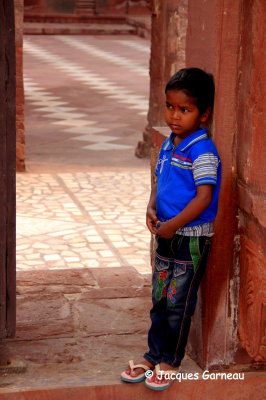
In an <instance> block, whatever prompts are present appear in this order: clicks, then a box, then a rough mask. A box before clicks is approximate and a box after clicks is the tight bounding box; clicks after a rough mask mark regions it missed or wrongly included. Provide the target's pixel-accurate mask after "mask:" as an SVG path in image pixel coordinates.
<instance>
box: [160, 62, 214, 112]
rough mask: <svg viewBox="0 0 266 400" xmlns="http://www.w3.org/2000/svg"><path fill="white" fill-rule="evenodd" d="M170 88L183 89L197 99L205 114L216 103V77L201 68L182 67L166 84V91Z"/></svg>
mask: <svg viewBox="0 0 266 400" xmlns="http://www.w3.org/2000/svg"><path fill="white" fill-rule="evenodd" d="M168 90H182V91H183V92H185V93H186V95H187V96H189V97H194V98H196V99H197V103H196V104H197V107H198V109H199V112H200V114H203V113H204V112H205V111H206V110H207V108H208V107H210V108H211V111H212V109H213V104H214V93H215V86H214V79H213V76H212V74H208V73H207V72H205V71H203V70H202V69H200V68H182V69H180V70H179V71H178V72H176V73H175V74H174V75H173V76H172V78H171V79H170V80H169V82H168V83H167V84H166V87H165V93H167V91H168Z"/></svg>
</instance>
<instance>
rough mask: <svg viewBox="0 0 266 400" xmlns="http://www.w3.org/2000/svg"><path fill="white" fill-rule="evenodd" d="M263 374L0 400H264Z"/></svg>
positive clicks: (20, 393) (26, 393)
mask: <svg viewBox="0 0 266 400" xmlns="http://www.w3.org/2000/svg"><path fill="white" fill-rule="evenodd" d="M265 378H266V374H265V373H245V379H244V381H243V380H221V379H217V380H203V379H200V380H194V381H182V382H180V383H179V382H177V381H176V382H174V383H173V384H172V385H171V387H170V388H169V389H167V390H165V391H162V392H160V394H156V392H154V391H151V390H150V389H148V388H146V387H145V386H144V383H143V382H142V383H139V384H126V383H120V384H114V385H105V386H90V387H89V386H82V387H73V386H72V387H71V386H70V387H67V386H64V387H57V388H55V387H46V388H39V389H38V388H36V389H31V388H30V382H29V387H28V388H26V389H17V390H16V389H13V390H12V389H11V390H10V389H1V388H0V400H36V399H38V400H39V399H42V400H45V399H47V400H48V399H49V400H88V399H89V400H99V399H100V400H105V399H106V400H107V399H108V400H124V399H127V400H137V399H141V400H150V399H152V398H157V397H158V398H160V400H166V399H167V400H169V398H171V399H173V400H175V399H176V400H194V399H197V400H206V399H215V400H224V399H229V398H230V400H239V399H256V400H264V399H265V384H266V383H265Z"/></svg>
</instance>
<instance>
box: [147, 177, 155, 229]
mask: <svg viewBox="0 0 266 400" xmlns="http://www.w3.org/2000/svg"><path fill="white" fill-rule="evenodd" d="M156 192H157V183H155V182H153V183H152V187H151V195H150V200H149V203H148V206H147V212H146V224H147V227H148V229H149V231H150V232H151V233H153V234H156V224H157V222H158V218H157V215H156Z"/></svg>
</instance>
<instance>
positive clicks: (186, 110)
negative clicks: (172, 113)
mask: <svg viewBox="0 0 266 400" xmlns="http://www.w3.org/2000/svg"><path fill="white" fill-rule="evenodd" d="M181 111H182V112H183V113H187V112H189V110H188V109H187V108H185V107H182V108H181Z"/></svg>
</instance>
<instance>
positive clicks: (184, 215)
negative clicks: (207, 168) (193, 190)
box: [155, 185, 213, 238]
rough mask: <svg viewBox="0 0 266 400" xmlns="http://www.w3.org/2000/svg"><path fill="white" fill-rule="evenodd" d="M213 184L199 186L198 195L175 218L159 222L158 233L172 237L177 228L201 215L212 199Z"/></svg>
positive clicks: (165, 236) (161, 235)
mask: <svg viewBox="0 0 266 400" xmlns="http://www.w3.org/2000/svg"><path fill="white" fill-rule="evenodd" d="M212 189H213V187H212V185H200V186H197V194H196V196H195V197H194V198H193V199H192V200H191V201H190V202H189V203H188V205H187V206H186V207H185V208H184V210H182V211H181V212H180V213H179V214H178V215H176V216H175V217H174V218H172V219H170V220H169V221H167V222H159V221H158V225H159V228H158V229H157V230H156V232H155V233H156V234H157V235H158V236H160V237H162V238H171V237H173V236H174V234H175V232H176V231H177V229H179V228H181V227H182V226H184V225H186V224H187V223H189V222H190V221H192V220H193V219H195V218H196V217H197V216H198V215H200V214H201V213H202V212H203V211H204V210H205V209H206V208H207V207H208V206H209V205H210V203H211V201H212Z"/></svg>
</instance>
